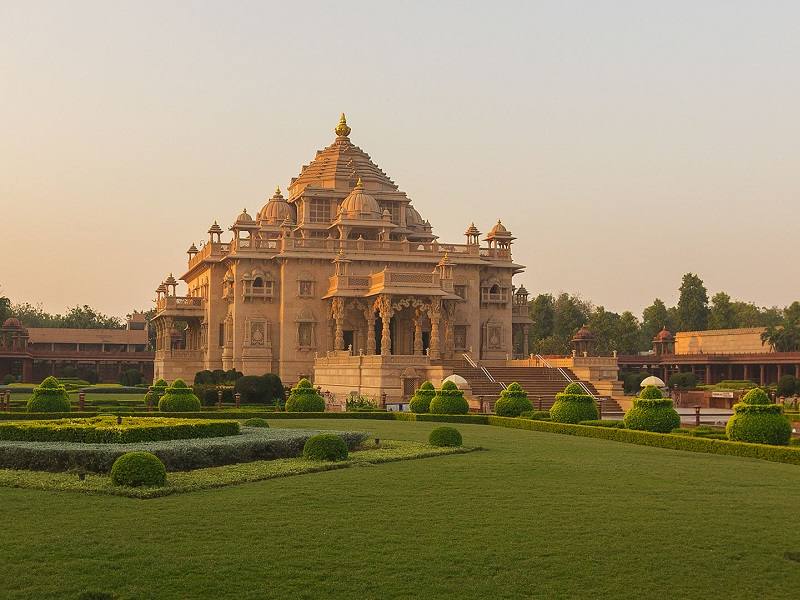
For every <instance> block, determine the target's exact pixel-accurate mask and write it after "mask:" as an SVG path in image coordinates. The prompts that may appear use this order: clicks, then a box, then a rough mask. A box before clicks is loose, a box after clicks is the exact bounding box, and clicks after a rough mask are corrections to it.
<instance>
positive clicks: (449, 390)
mask: <svg viewBox="0 0 800 600" xmlns="http://www.w3.org/2000/svg"><path fill="white" fill-rule="evenodd" d="M428 411H429V412H430V413H432V414H435V415H465V414H467V413H468V412H469V403H468V402H467V400H466V398H464V392H462V391H461V390H459V389H458V386H457V385H456V384H455V383H453V382H452V381H445V382H444V383H443V384H442V389H440V390H436V395H435V396H434V397H433V399H432V400H431V403H430V406H429V407H428Z"/></svg>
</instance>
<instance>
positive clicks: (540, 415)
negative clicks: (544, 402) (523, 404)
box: [519, 410, 550, 421]
mask: <svg viewBox="0 0 800 600" xmlns="http://www.w3.org/2000/svg"><path fill="white" fill-rule="evenodd" d="M519 416H520V417H522V418H523V419H534V420H537V421H549V420H550V411H549V410H526V411H525V412H523V413H522V414H520V415H519Z"/></svg>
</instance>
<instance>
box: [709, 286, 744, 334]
mask: <svg viewBox="0 0 800 600" xmlns="http://www.w3.org/2000/svg"><path fill="white" fill-rule="evenodd" d="M736 316H737V315H736V311H735V310H734V307H733V303H732V302H731V297H730V296H729V295H728V294H726V293H725V292H717V293H716V294H714V297H713V298H711V310H710V311H709V313H708V328H709V329H734V328H736V327H739V323H738V320H737V318H736Z"/></svg>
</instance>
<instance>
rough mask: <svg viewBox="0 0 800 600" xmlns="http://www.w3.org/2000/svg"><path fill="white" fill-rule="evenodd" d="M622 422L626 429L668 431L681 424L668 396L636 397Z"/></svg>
mask: <svg viewBox="0 0 800 600" xmlns="http://www.w3.org/2000/svg"><path fill="white" fill-rule="evenodd" d="M645 389H647V388H645ZM654 389H656V390H657V391H658V388H654ZM659 393H660V392H659ZM623 422H624V424H625V428H626V429H636V430H639V431H655V432H658V433H669V432H670V431H672V430H673V429H675V428H677V427H680V426H681V417H680V415H679V414H678V412H677V411H676V410H675V409H674V408H673V407H672V400H670V399H669V398H636V399H635V400H634V401H633V407H632V408H631V409H630V410H629V411H628V412H626V413H625V417H624V418H623Z"/></svg>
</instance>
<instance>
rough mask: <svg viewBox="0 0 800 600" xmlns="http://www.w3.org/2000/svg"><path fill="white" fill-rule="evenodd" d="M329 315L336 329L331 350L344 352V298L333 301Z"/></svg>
mask: <svg viewBox="0 0 800 600" xmlns="http://www.w3.org/2000/svg"><path fill="white" fill-rule="evenodd" d="M331 314H332V316H333V321H334V323H335V327H336V329H335V331H334V335H333V340H334V341H333V349H334V350H344V298H334V299H333V301H332V302H331Z"/></svg>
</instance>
